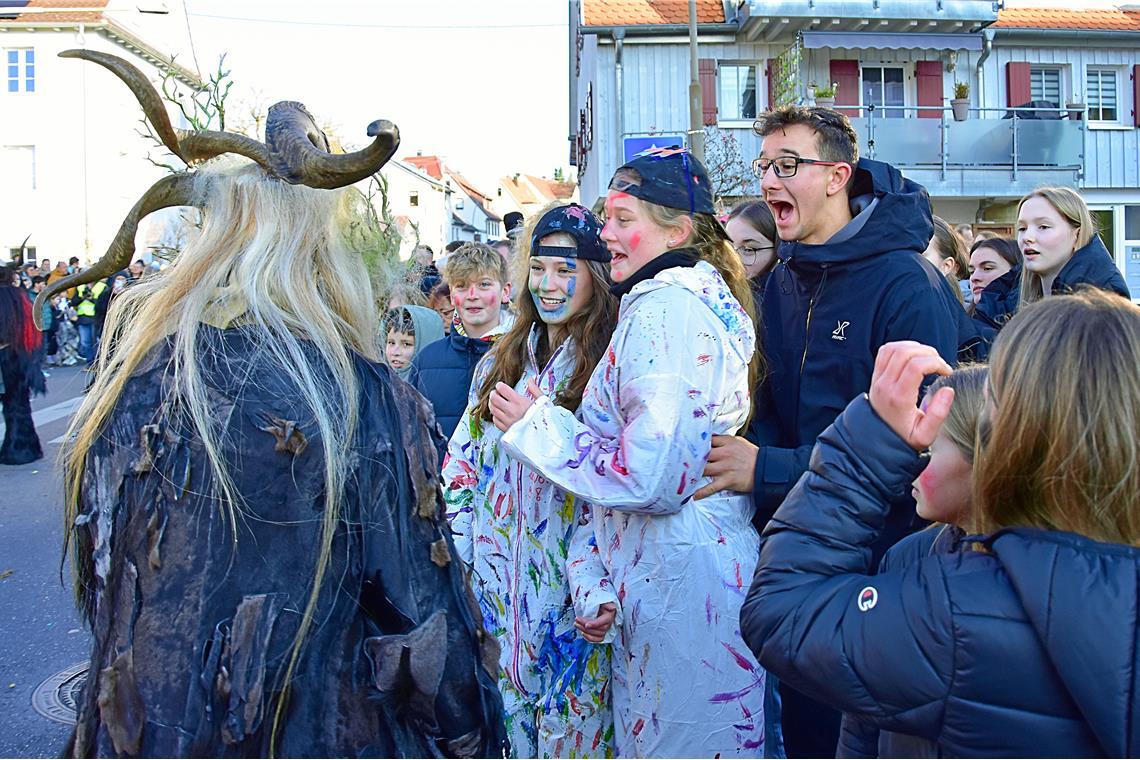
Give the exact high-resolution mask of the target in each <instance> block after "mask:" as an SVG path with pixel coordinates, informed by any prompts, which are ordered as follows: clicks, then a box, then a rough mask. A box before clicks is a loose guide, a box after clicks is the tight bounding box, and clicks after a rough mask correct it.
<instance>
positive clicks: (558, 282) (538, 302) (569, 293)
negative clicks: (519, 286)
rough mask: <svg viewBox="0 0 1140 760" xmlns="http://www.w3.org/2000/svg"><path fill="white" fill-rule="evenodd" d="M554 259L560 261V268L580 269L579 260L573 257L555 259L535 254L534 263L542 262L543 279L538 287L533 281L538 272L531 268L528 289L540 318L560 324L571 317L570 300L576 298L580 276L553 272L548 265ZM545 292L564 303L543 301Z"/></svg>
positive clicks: (532, 261)
mask: <svg viewBox="0 0 1140 760" xmlns="http://www.w3.org/2000/svg"><path fill="white" fill-rule="evenodd" d="M554 261H557V262H558V268H565V269H568V270H570V271H571V272H577V271H578V262H577V260H575V259H572V258H564V259H554V258H553V257H549V256H535V257H534V258H533V259H532V260H531V263H532V265H534V264H538V263H541V264H542V267H543V270H542V279H541V280H539V282H538V285H537V287H536V286H535V285H534V284H533V283H534V278H535V276H537V274H538V272H537V271H536V270H533V269H532V270H531V275H530V280H529V283H528V284H529V287H528V290H529V291H530V297H531V300H532V301H533V302H534V305H535V308H537V309H538V315H539V318H540V319H542V321H543V322H545V323H547V324H558V323H561V322H565V321H566V320H567V319H569V318H570V316H571V315H572V314H573V312H572V311H571V307H570V301H571V300H572V299H573V298H574V292H575V291H576V290H577V288H578V276H577V275H576V274H574V275H562V276H559V275H558V274H557V273H552V272H551V270H550V269H549V268H548V265H549V264H550V263H551V262H554ZM544 294H545V295H546V296H547V297H548V298H554V299H559V300H561V301H562V303H560V304H559V305H557V306H555V305H552V304H547V303H543V301H542V296H543V295H544Z"/></svg>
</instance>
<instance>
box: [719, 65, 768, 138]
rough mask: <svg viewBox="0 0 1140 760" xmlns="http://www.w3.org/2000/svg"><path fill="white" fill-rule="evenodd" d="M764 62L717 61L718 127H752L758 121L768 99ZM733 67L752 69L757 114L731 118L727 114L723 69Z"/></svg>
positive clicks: (754, 106) (754, 105) (754, 104)
mask: <svg viewBox="0 0 1140 760" xmlns="http://www.w3.org/2000/svg"><path fill="white" fill-rule="evenodd" d="M762 65H763V63H762V62H761V61H755V60H752V61H749V60H731V59H726V60H719V59H718V60H717V62H716V125H717V126H718V127H751V126H752V125H753V124H755V123H756V119H757V117H758V116H759V115H760V114H761V113H763V112H764V111H765V110H766V108H765V107H762V106H761V103H767V102H768V100H767V98H768V92H767V87H768V78H767V76H764V75H763V74H764V70H763V69H762V68H761V67H762ZM726 67H731V68H735V69H752V76H753V78H754V81H755V83H756V84H755V92H756V95H755V102H754V103H753V108H754V109H755V111H756V116H751V117H749V116H738V117H736V118H729V117H728V116H725V102H724V99H723V98H722V97H721V96H722V94H723V92H722V89H721V82H722V81H723V80H722V78H721V69H723V68H726Z"/></svg>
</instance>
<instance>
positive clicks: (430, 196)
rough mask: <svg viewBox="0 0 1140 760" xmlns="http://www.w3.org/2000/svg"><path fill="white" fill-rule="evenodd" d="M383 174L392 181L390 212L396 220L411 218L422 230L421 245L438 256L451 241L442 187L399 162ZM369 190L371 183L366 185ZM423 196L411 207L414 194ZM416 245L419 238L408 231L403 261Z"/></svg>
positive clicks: (389, 196) (402, 244) (390, 163)
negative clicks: (430, 249) (368, 186)
mask: <svg viewBox="0 0 1140 760" xmlns="http://www.w3.org/2000/svg"><path fill="white" fill-rule="evenodd" d="M380 173H381V174H382V175H383V176H384V178H385V179H387V180H388V208H389V210H390V211H391V213H392V215H393V216H406V217H408V218H409V219H410V220H411V221H412V222H413V223H414V224H416V226H417V227H418V229H419V242H420V243H422V244H424V245H430V246H431V248H432V250H433V251H435V253H436V254H437V255H438V254H439V253H440V252H441V251H442V250H443V246H444V245H446V243H447V241H448V240H449V239H450V238H449V237H448V234H449V233H450V228H451V215H450V212H449V211H448V199H447V195H446V193H445V191H444V187H443V185H442V183H437V182H434V181H431V180H430V179H429V178H426V177H424V176H422V175H420V174H419V173H418V172H416V171H415V170H414V169H411V168H409V167H406V166H405V165H403V164H400V163H399V162H397V161H391V162H389V163H388V165H387V166H385V167H384V168H383V169H381V171H380ZM363 184H364V187H365V188H366V187H367V182H365V183H363ZM412 192H416V193H418V194H419V205H417V206H413V205H411V200H410V197H411V194H412ZM415 245H416V234H415V231H413V230H412V229H410V228H409V229H407V230H405V233H404V239H403V241H402V242H401V246H400V258H402V259H407V258H408V257H409V256H410V255H411V252H412V249H413V248H414V247H415Z"/></svg>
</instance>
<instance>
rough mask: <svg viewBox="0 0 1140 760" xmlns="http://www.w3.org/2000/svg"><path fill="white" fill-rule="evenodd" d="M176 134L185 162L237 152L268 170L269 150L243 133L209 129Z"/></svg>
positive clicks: (182, 131) (180, 131)
mask: <svg viewBox="0 0 1140 760" xmlns="http://www.w3.org/2000/svg"><path fill="white" fill-rule="evenodd" d="M178 134H179V140H178V143H179V145H180V146H181V147H182V152H183V153H184V154H185V157H184V158H183V160H184V161H186V162H187V163H193V162H196V161H204V160H206V159H207V158H213V157H214V156H220V155H221V154H223V153H237V154H238V155H239V156H245V157H246V158H249V159H252V160H254V161H256V162H257V163H259V164H261V166H262V168H263V169H265V170H266V171H270V163H269V151H268V150H267V149H266V147H265V145H263V144H262V143H260V142H258V141H257V140H254V139H252V138H249V137H246V136H245V135H239V134H235V133H233V132H215V131H211V130H202V131H201V132H187V131H184V130H179V131H178Z"/></svg>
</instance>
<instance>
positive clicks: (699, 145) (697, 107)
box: [689, 0, 705, 163]
mask: <svg viewBox="0 0 1140 760" xmlns="http://www.w3.org/2000/svg"><path fill="white" fill-rule="evenodd" d="M702 122H703V118H702V114H701V78H700V72H699V71H698V70H697V0H689V150H690V151H692V153H693V155H694V156H696V157H697V160H698V161H700V162H701V163H704V161H705V128H704V124H703V123H702Z"/></svg>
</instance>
